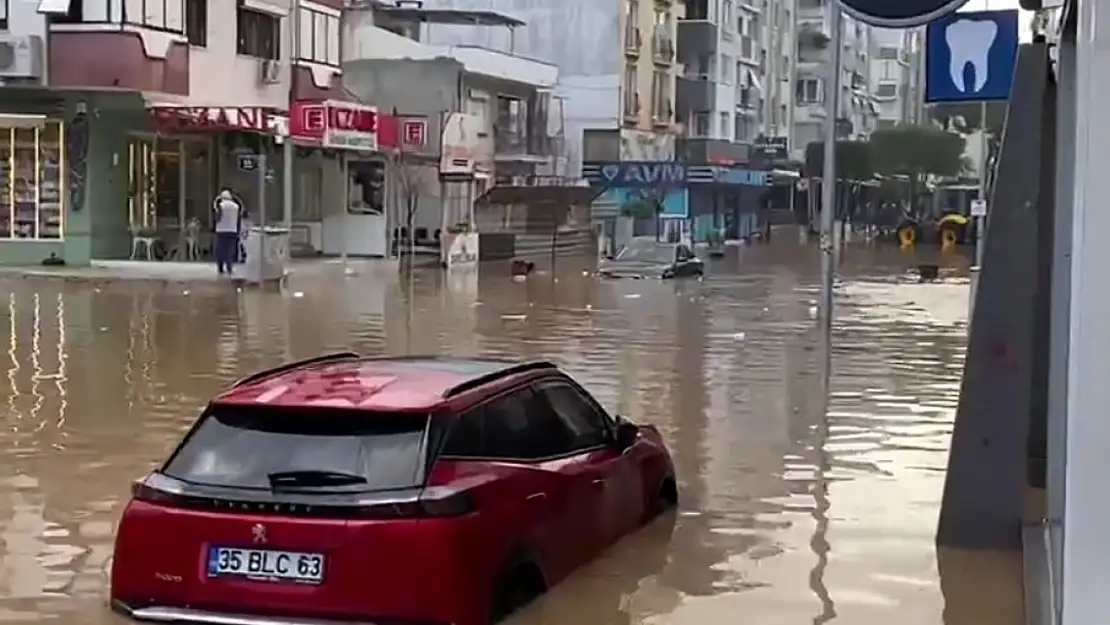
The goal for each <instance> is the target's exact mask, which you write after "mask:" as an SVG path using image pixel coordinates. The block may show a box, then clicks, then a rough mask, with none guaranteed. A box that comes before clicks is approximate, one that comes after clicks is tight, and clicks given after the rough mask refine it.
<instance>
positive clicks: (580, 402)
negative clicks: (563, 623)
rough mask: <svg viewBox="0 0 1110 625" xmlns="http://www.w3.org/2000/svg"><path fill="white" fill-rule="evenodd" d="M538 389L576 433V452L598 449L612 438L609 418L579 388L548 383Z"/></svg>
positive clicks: (558, 383) (574, 442) (573, 443)
mask: <svg viewBox="0 0 1110 625" xmlns="http://www.w3.org/2000/svg"><path fill="white" fill-rule="evenodd" d="M537 390H538V392H539V393H540V396H541V397H543V398H544V400H545V401H546V402H547V403H548V405H549V406H551V409H552V410H553V411H554V412H555V414H557V415H559V417H560V418H561V419H562V420H563V421H564V422H565V423H566V424H567V426H568V427H569V428H570V430H571V432H572V433H573V434H574V439H573V442H572V445H573V446H574V448H575V449H581V448H585V447H596V446H598V445H602V444H604V443H605V442H606V441H607V440H608V439H609V429H608V424H607V423H606V419H605V417H604V416H603V415H602V414H601V413H600V412H599V411H598V409H597V408H596V407H595V406H594V405H593V404H592V403H591V402H590V401H589V400H587V399H586V398H585V397H583V396H582V393H580V392H579V391H578V389H576V388H574V387H573V386H571V385H569V384H566V383H565V382H546V383H542V384H541V385H539V386H538V388H537Z"/></svg>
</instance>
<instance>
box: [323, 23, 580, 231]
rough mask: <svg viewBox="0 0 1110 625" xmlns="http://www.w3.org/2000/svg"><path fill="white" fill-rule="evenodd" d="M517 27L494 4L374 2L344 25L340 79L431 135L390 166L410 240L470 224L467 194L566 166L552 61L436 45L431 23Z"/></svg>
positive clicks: (362, 96)
mask: <svg viewBox="0 0 1110 625" xmlns="http://www.w3.org/2000/svg"><path fill="white" fill-rule="evenodd" d="M460 23H464V24H469V25H474V24H484V25H485V26H484V27H485V28H490V29H492V28H494V27H514V28H516V27H521V26H523V25H524V24H523V23H522V22H521V21H519V20H517V19H515V18H511V17H508V16H505V15H501V14H495V13H492V12H483V13H478V12H473V11H463V10H449V9H425V8H423V7H408V6H396V5H392V6H391V5H384V6H383V5H380V4H372V5H368V6H367V7H366V8H364V9H361V10H350V11H349V13H348V15H347V19H346V22H345V26H344V41H345V44H344V53H343V56H344V68H345V76H344V82H345V85H346V88H347V89H348V90H350V91H351V92H352V93H353V94H355V95H356V96H358V97H359V98H360V99H361V100H364V101H367V102H374V103H375V104H376V105H377V106H378V107H379V108H381V109H382V110H391V111H393V112H394V113H395V114H396V115H397V116H398V117H399V118H401V119H402V123H403V120H405V119H413V120H422V121H423V122H424V123H426V132H427V136H428V137H430V138H431V140H429V141H428V142H426V143H425V144H424V146H423V148H421V149H416V150H411V151H408V152H406V153H402V154H401V155H400V156H401V157H402V158H403V162H397V163H396V165H397V166H395V167H393V168H392V172H393V174H394V175H393V179H394V181H395V183H396V184H395V185H394V186H396V187H397V188H399V190H400V191H401V193H402V194H403V195H404V196H405V197H402V198H397V199H398V200H399V202H400V203H401V204H402V205H404V206H405V207H406V210H408V211H409V213H408V214H407V215H405V216H403V217H402V218H401V219H400V223H401V224H403V225H404V227H412V228H414V229H415V230H416V233H415V234H414V236H415V239H417V240H428V241H429V242H432V241H434V240H435V238H436V237H435V236H434V233H435V232H437V231H443V230H446V229H449V228H451V227H452V226H455V225H457V224H462V223H466V224H473V218H472V217H473V216H472V215H471V214H470V211H471V209H472V207H473V204H474V201H475V200H476V199H477V198H479V197H480V196H481V195H482V194H483V193H484V192H485V191H487V190H488V189H490V188H491V187H492V186H494V185H495V184H498V183H513V182H517V181H520V180H522V179H523V180H527V179H531V178H532V177H535V176H560V175H562V172H563V171H564V170H565V169H566V167H567V166H566V163H565V159H563V157H562V154H563V152H564V150H563V145H564V130H563V116H562V111H561V102H560V101H559V100H557V99H556V98H554V91H555V89H556V87H557V85H558V79H559V72H558V67H556V66H555V65H553V64H551V63H544V62H541V61H536V60H533V59H529V58H524V57H521V56H518V55H512V54H508V53H506V52H502V51H499V50H496V49H490V48H486V47H483V46H478V45H472V44H458V45H450V44H434V43H429V42H428V41H427V34H428V31H429V27H431V29H434V28H436V27H440V26H451V25H458V24H460Z"/></svg>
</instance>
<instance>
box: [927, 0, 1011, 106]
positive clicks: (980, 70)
mask: <svg viewBox="0 0 1110 625" xmlns="http://www.w3.org/2000/svg"><path fill="white" fill-rule="evenodd" d="M1018 30H1019V28H1018V11H1017V10H1006V11H976V12H973V13H956V14H954V15H949V16H947V17H944V18H941V19H939V20H937V21H935V22H933V23H931V24H929V26H928V27H927V28H926V30H925V101H926V102H930V103H940V102H983V101H989V100H1006V99H1009V97H1010V88H1011V87H1012V85H1013V82H1014V66H1015V64H1016V62H1017V52H1018Z"/></svg>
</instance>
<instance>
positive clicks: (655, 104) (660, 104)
mask: <svg viewBox="0 0 1110 625" xmlns="http://www.w3.org/2000/svg"><path fill="white" fill-rule="evenodd" d="M670 82H671V76H670V74H668V73H667V72H664V71H660V70H655V72H653V73H652V75H651V107H652V115H654V116H655V117H656V118H657V119H669V118H670V111H668V110H667V100H668V99H669V98H668V96H669V94H670V92H671V90H670V88H669V87H670Z"/></svg>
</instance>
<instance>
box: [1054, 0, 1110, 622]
mask: <svg viewBox="0 0 1110 625" xmlns="http://www.w3.org/2000/svg"><path fill="white" fill-rule="evenodd" d="M1074 9H1075V10H1077V11H1078V26H1077V29H1076V31H1077V33H1078V35H1077V41H1076V65H1075V68H1076V72H1077V73H1076V79H1077V82H1076V87H1077V88H1076V108H1075V124H1074V126H1073V129H1071V130H1072V131H1073V132H1075V134H1074V135H1073V136H1072V140H1073V141H1074V145H1075V167H1074V170H1073V171H1074V188H1075V194H1074V197H1073V214H1072V224H1071V226H1072V227H1071V246H1072V255H1071V305H1070V307H1069V311H1068V312H1069V314H1068V322H1069V328H1068V354H1067V391H1066V397H1067V402H1066V405H1067V412H1066V415H1067V416H1066V419H1067V424H1066V432H1065V434H1064V439H1065V449H1066V452H1065V453H1066V466H1065V467H1064V481H1065V486H1064V490H1065V500H1064V519H1063V526H1064V540H1063V543H1064V548H1063V554H1064V555H1063V593H1062V594H1063V618H1062V620H1061V625H1086V624H1088V623H1097V622H1106V619H1107V615H1108V614H1110V594H1108V593H1107V591H1106V589H1107V588H1108V587H1110V532H1108V530H1107V519H1110V487H1107V485H1106V484H1107V482H1106V473H1107V469H1108V468H1110V463H1108V461H1107V450H1110V384H1107V383H1106V379H1105V378H1106V372H1107V371H1110V350H1108V349H1107V346H1110V289H1108V288H1107V281H1106V267H1108V266H1110V245H1107V244H1106V236H1107V233H1110V211H1108V210H1107V204H1106V182H1105V177H1106V173H1105V167H1106V163H1110V110H1108V109H1107V108H1106V103H1107V102H1110V0H1082V1H1080V2H1078V3H1077V6H1075V7H1074ZM1060 182H1061V183H1066V181H1060Z"/></svg>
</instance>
